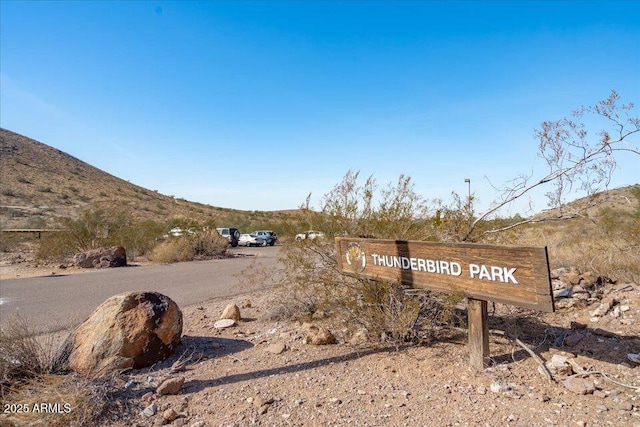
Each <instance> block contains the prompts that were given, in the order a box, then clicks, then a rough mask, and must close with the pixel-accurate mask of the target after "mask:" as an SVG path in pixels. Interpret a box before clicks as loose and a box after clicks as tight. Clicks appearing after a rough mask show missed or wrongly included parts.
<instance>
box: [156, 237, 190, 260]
mask: <svg viewBox="0 0 640 427" xmlns="http://www.w3.org/2000/svg"><path fill="white" fill-rule="evenodd" d="M194 257H195V252H194V250H193V247H192V246H191V242H189V239H188V238H187V237H179V238H176V239H170V240H167V241H165V242H162V243H160V244H159V245H157V246H156V247H155V248H153V250H152V251H151V255H150V256H149V258H150V259H151V260H152V261H154V262H160V263H167V264H168V263H173V262H184V261H192V260H193V259H194Z"/></svg>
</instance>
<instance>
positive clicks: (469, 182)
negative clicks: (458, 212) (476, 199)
mask: <svg viewBox="0 0 640 427" xmlns="http://www.w3.org/2000/svg"><path fill="white" fill-rule="evenodd" d="M464 182H466V183H467V184H469V196H468V197H467V211H468V212H469V216H471V180H470V179H469V178H465V179H464Z"/></svg>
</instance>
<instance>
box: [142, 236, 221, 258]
mask: <svg viewBox="0 0 640 427" xmlns="http://www.w3.org/2000/svg"><path fill="white" fill-rule="evenodd" d="M228 246H229V242H228V241H227V239H225V238H224V237H222V236H220V235H219V234H218V232H217V231H215V230H213V231H211V230H208V231H202V232H198V233H195V234H193V235H186V236H181V237H176V238H170V239H168V240H167V241H164V242H162V243H160V244H159V245H157V246H156V247H155V248H154V249H153V251H152V252H151V255H150V258H151V260H152V261H154V262H160V263H174V262H184V261H193V260H198V259H210V258H221V257H223V256H225V254H226V252H227V247H228Z"/></svg>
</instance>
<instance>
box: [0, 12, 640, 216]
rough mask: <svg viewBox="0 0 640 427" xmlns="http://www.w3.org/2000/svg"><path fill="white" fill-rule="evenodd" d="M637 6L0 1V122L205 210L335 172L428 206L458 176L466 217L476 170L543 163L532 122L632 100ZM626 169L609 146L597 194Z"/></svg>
mask: <svg viewBox="0 0 640 427" xmlns="http://www.w3.org/2000/svg"><path fill="white" fill-rule="evenodd" d="M639 16H640V2H637V1H624V2H613V1H608V2H597V1H586V2H569V1H566V2H552V1H546V2H533V1H528V2H507V1H504V2H479V1H478V2H470V1H469V2H437V1H428V2H420V1H406V2H402V1H395V2H385V1H369V2H367V1H341V2H331V1H325V2H314V1H288V2H271V1H263V2H251V1H237V2H222V1H211V2H206V1H203V2H195V1H194V2H186V1H185V2H167V1H135V2H134V1H123V2H117V1H98V2H90V1H82V2H79V1H72V2H63V1H50V2H49V1H47V2H37V1H28V2H16V1H7V0H1V2H0V20H1V21H0V23H1V29H0V71H1V91H0V125H1V126H2V127H3V128H6V129H10V130H12V131H15V132H18V133H21V134H23V135H26V136H28V137H30V138H34V139H36V140H38V141H41V142H43V143H45V144H48V145H51V146H53V147H55V148H58V149H60V150H62V151H65V152H67V153H69V154H71V155H73V156H75V157H77V158H79V159H81V160H83V161H85V162H88V163H90V164H92V165H94V166H96V167H99V168H101V169H103V170H105V171H107V172H109V173H111V174H113V175H115V176H118V177H120V178H123V179H126V180H128V181H130V182H132V183H135V184H138V185H141V186H143V187H146V188H148V189H151V190H158V191H159V192H161V193H163V194H170V195H174V196H176V197H182V198H186V199H188V200H192V201H198V202H201V203H207V204H211V205H214V206H220V207H226V208H237V209H247V210H276V209H290V208H296V207H298V206H299V205H300V204H302V203H303V202H304V200H305V198H306V196H307V195H308V194H309V193H312V203H313V204H314V205H315V206H317V205H319V203H320V201H321V197H322V195H323V194H325V193H327V192H328V191H330V190H331V188H332V187H333V186H334V185H335V184H337V183H338V182H339V181H340V180H341V178H342V177H343V176H344V174H345V173H346V172H347V171H348V170H350V169H351V170H356V171H360V172H361V174H362V175H363V176H368V175H371V174H373V175H374V176H375V177H376V179H377V180H378V182H379V183H381V184H386V183H388V182H391V181H395V180H396V179H397V178H398V176H399V175H400V174H403V173H404V174H407V175H410V176H411V177H412V178H413V181H414V183H415V189H416V190H417V191H418V192H419V193H420V194H421V195H423V196H424V197H425V198H427V199H432V198H442V199H444V200H445V201H446V200H448V199H449V196H450V194H451V191H457V192H459V193H460V194H462V195H466V192H467V184H465V182H464V179H465V178H470V179H471V190H472V192H473V193H474V194H475V196H476V197H477V198H478V206H477V209H478V210H480V211H481V210H483V209H484V208H486V207H488V206H489V204H490V203H491V201H493V200H494V199H495V198H496V197H497V193H496V191H495V190H494V189H493V188H492V185H491V183H493V184H495V185H500V184H503V183H504V182H506V181H508V180H509V179H512V178H514V177H516V176H518V175H522V174H531V173H533V174H534V176H540V174H542V173H544V167H543V165H542V162H541V160H540V159H539V158H538V157H537V151H536V149H537V142H536V140H535V138H534V130H535V128H537V127H538V126H539V125H540V123H541V122H542V121H544V120H555V119H558V118H560V117H562V116H565V115H567V114H569V113H570V112H571V111H572V110H574V109H576V108H578V107H580V106H581V105H590V104H594V103H595V102H597V101H598V100H601V99H604V98H606V97H607V96H608V95H609V93H610V91H611V89H615V90H617V91H618V92H619V93H620V95H621V96H622V99H623V100H624V101H626V102H629V101H633V102H636V103H637V102H640V18H638V17H639ZM636 141H637V140H636ZM636 145H637V143H636ZM639 171H640V161H639V160H638V156H635V158H634V157H630V158H622V159H620V162H619V168H618V170H617V171H616V175H615V178H614V181H613V182H612V187H616V186H621V185H629V184H633V183H637V182H640V172H639ZM578 196H579V194H576V197H578ZM533 201H534V203H535V205H534V206H535V208H536V210H541V209H543V208H545V201H544V199H543V198H542V197H541V196H540V194H538V195H534V200H533ZM522 209H523V207H522V205H519V206H514V207H513V208H512V211H519V210H522ZM508 213H513V212H505V214H508Z"/></svg>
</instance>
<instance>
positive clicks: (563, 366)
mask: <svg viewBox="0 0 640 427" xmlns="http://www.w3.org/2000/svg"><path fill="white" fill-rule="evenodd" d="M545 366H546V367H547V369H548V370H549V372H551V374H552V375H553V376H556V375H571V374H572V373H573V369H572V368H571V365H570V364H569V362H568V358H567V357H565V356H562V355H559V354H554V355H553V356H552V357H551V359H549V360H548V361H547V362H546V363H545Z"/></svg>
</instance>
